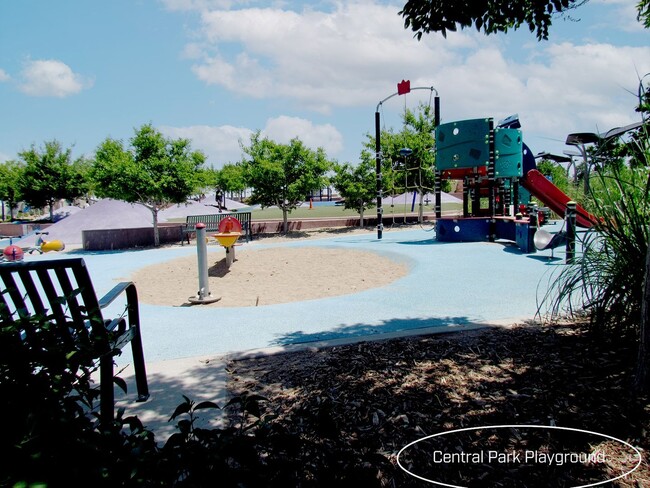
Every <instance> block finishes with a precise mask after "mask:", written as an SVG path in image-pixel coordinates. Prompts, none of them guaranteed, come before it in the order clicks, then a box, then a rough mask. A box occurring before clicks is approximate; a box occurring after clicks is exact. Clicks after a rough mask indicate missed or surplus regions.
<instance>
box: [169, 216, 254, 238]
mask: <svg viewBox="0 0 650 488" xmlns="http://www.w3.org/2000/svg"><path fill="white" fill-rule="evenodd" d="M226 217H234V218H236V219H237V220H239V222H240V223H241V227H242V233H243V234H244V236H245V237H246V242H249V241H250V240H251V239H252V238H253V234H252V231H251V230H252V229H251V212H234V213H220V214H211V215H188V216H187V218H186V221H185V224H183V227H182V229H181V243H182V244H184V243H185V241H187V243H188V244H189V243H190V237H191V235H192V234H195V233H196V224H199V223H203V224H205V231H206V232H218V231H219V223H220V222H221V221H222V220H223V219H225V218H226Z"/></svg>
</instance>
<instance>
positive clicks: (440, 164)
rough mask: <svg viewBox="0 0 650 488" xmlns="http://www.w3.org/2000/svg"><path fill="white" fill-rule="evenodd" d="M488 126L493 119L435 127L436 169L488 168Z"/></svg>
mask: <svg viewBox="0 0 650 488" xmlns="http://www.w3.org/2000/svg"><path fill="white" fill-rule="evenodd" d="M491 126H492V119H470V120H460V121H457V122H449V123H447V124H441V125H439V126H438V127H436V152H437V154H436V167H437V169H438V170H446V169H456V168H474V167H476V166H487V164H488V163H489V161H490V142H489V138H490V129H491ZM520 141H521V138H520Z"/></svg>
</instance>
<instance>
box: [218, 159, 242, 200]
mask: <svg viewBox="0 0 650 488" xmlns="http://www.w3.org/2000/svg"><path fill="white" fill-rule="evenodd" d="M216 187H217V188H218V189H220V190H221V191H223V192H230V193H231V194H232V193H239V195H240V196H241V194H242V192H243V191H244V190H245V189H246V182H245V181H244V168H243V167H242V165H241V164H226V165H224V167H223V168H221V169H220V170H219V171H217V178H216Z"/></svg>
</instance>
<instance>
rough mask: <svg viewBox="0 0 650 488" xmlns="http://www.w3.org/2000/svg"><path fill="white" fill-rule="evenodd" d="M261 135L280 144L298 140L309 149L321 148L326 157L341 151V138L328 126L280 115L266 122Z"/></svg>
mask: <svg viewBox="0 0 650 488" xmlns="http://www.w3.org/2000/svg"><path fill="white" fill-rule="evenodd" d="M262 135H263V136H266V137H268V138H269V139H271V140H273V141H276V142H279V143H281V144H286V143H288V142H289V141H290V140H291V139H294V138H296V137H297V138H298V139H300V140H301V141H302V142H304V143H305V145H306V146H307V147H309V148H311V149H317V148H319V147H322V148H323V149H324V150H325V152H326V153H327V155H328V156H331V157H333V156H335V155H336V154H338V153H340V152H341V150H342V149H343V136H342V135H341V133H340V132H339V131H338V130H337V129H336V127H334V126H333V125H330V124H323V125H314V124H313V123H312V122H311V121H309V120H306V119H301V118H298V117H288V116H285V115H282V116H280V117H276V118H273V119H269V120H268V121H267V122H266V127H264V129H263V130H262Z"/></svg>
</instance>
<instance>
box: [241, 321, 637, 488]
mask: <svg viewBox="0 0 650 488" xmlns="http://www.w3.org/2000/svg"><path fill="white" fill-rule="evenodd" d="M634 360H635V353H634V347H633V346H631V345H629V344H624V343H621V344H617V343H612V342H611V341H610V342H604V341H602V340H601V341H598V340H595V339H594V338H593V337H592V336H591V334H590V333H589V332H588V330H587V326H586V325H585V324H583V323H577V324H576V323H568V324H560V325H544V326H542V325H538V324H519V325H516V326H513V327H511V328H490V329H483V330H478V331H472V332H463V333H453V334H438V335H432V336H422V337H414V338H404V339H395V340H385V341H377V342H365V343H360V344H355V345H349V346H340V347H333V348H325V349H319V350H316V349H314V350H309V351H303V352H296V353H291V354H282V355H276V356H266V357H261V358H257V359H254V358H253V359H245V360H239V361H233V362H232V363H231V364H230V365H229V370H230V375H231V377H230V382H229V388H230V391H231V393H232V395H234V396H237V395H241V394H243V395H251V394H253V395H256V394H258V395H261V396H262V397H263V398H264V399H265V400H259V401H257V402H255V403H256V405H257V406H260V407H261V410H260V411H259V412H256V413H257V414H259V415H260V417H261V418H262V419H263V422H262V426H261V427H259V429H260V431H262V435H261V436H260V440H259V445H258V450H259V452H261V453H263V456H264V463H263V466H264V468H263V471H264V479H266V480H269V485H273V486H350V485H353V484H354V485H356V486H364V487H365V486H382V487H387V486H389V487H393V486H395V487H403V486H433V485H432V484H430V483H426V482H424V481H422V480H421V479H418V478H416V477H414V476H411V475H409V474H407V473H406V472H405V471H404V470H403V469H401V468H400V467H399V465H398V462H397V454H398V452H399V451H400V450H401V449H402V448H403V447H405V446H406V445H407V444H409V443H411V442H413V441H415V440H417V439H421V438H423V437H425V436H428V435H432V434H436V433H441V432H445V431H450V430H454V429H461V428H464V427H479V426H495V425H540V426H541V425H544V426H558V427H568V428H574V429H584V430H588V431H595V432H598V433H603V434H606V435H609V436H612V437H615V438H617V439H621V440H624V441H626V442H629V443H630V444H631V445H633V446H635V447H636V448H638V449H639V451H640V452H641V454H642V456H643V462H642V464H641V466H640V468H638V469H636V470H635V471H634V472H633V473H632V474H630V475H628V476H625V477H623V478H621V479H619V480H617V481H615V482H613V483H611V484H605V485H600V484H599V486H617V487H625V488H629V487H646V486H650V469H649V467H648V464H647V460H646V459H645V456H646V452H647V451H646V450H647V449H648V448H649V447H650V442H649V441H650V439H649V438H648V427H649V421H650V415H649V413H650V412H649V410H650V405H649V404H648V399H647V398H636V397H634V396H633V395H632V394H631V393H630V391H631V389H630V386H631V380H632V375H633V364H634ZM250 417H251V416H250V415H249V420H250ZM253 418H257V417H255V416H253ZM230 419H231V421H232V422H234V423H237V422H242V421H243V422H244V423H245V420H243V418H242V417H241V410H233V411H231V413H230ZM487 432H490V431H487ZM553 432H556V431H553ZM288 446H290V447H288ZM488 448H490V449H500V450H502V451H501V452H515V451H519V452H521V451H522V450H524V449H525V450H530V451H532V450H535V451H537V452H542V453H549V452H566V451H573V450H575V452H578V451H579V450H586V451H589V452H592V453H594V452H595V453H600V454H602V455H603V456H604V457H603V458H602V459H599V460H597V459H596V458H592V461H593V462H592V463H591V464H587V465H583V464H569V463H567V464H565V465H564V466H556V465H552V466H551V465H546V464H542V463H532V464H531V463H528V464H525V463H514V464H513V463H509V464H504V463H500V464H499V463H496V464H495V463H494V462H493V463H490V464H487V463H481V464H471V463H465V464H464V465H459V464H452V463H447V464H441V463H436V462H435V461H434V460H433V458H432V455H431V454H432V450H433V449H434V448H433V447H432V446H431V445H424V446H421V447H418V448H411V449H410V450H409V451H408V452H407V453H405V454H403V455H402V457H401V458H400V462H401V463H402V464H403V465H404V466H405V467H406V468H407V469H409V470H412V471H411V472H413V473H415V474H418V475H420V476H422V477H423V478H426V479H429V480H434V481H435V480H437V481H438V482H440V483H446V484H444V485H438V486H468V487H469V486H471V487H474V486H476V487H478V486H480V487H509V488H510V487H538V486H539V487H546V488H548V487H571V486H579V485H589V486H595V485H594V484H593V483H598V482H600V481H603V480H605V479H612V478H615V477H617V476H619V475H621V474H623V473H625V472H626V471H628V470H630V469H632V468H633V467H634V465H635V464H636V462H638V456H637V454H636V453H635V452H634V451H632V450H631V449H629V448H627V447H626V446H625V445H622V444H620V443H618V442H615V441H611V440H608V439H604V438H601V437H589V438H584V437H581V436H580V435H568V436H566V435H565V436H556V435H554V434H553V435H548V436H546V437H544V436H540V435H538V432H537V431H535V432H532V433H531V432H530V431H528V432H527V431H525V430H520V429H519V430H518V429H503V430H501V431H499V432H498V433H497V432H496V431H492V432H491V435H490V436H488V435H487V434H486V435H484V436H480V435H478V434H477V435H476V436H473V437H472V436H470V437H466V438H463V439H459V438H453V439H449V440H447V441H446V444H445V446H444V449H447V450H449V452H456V453H458V452H461V451H468V452H477V451H479V450H486V449H488Z"/></svg>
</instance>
